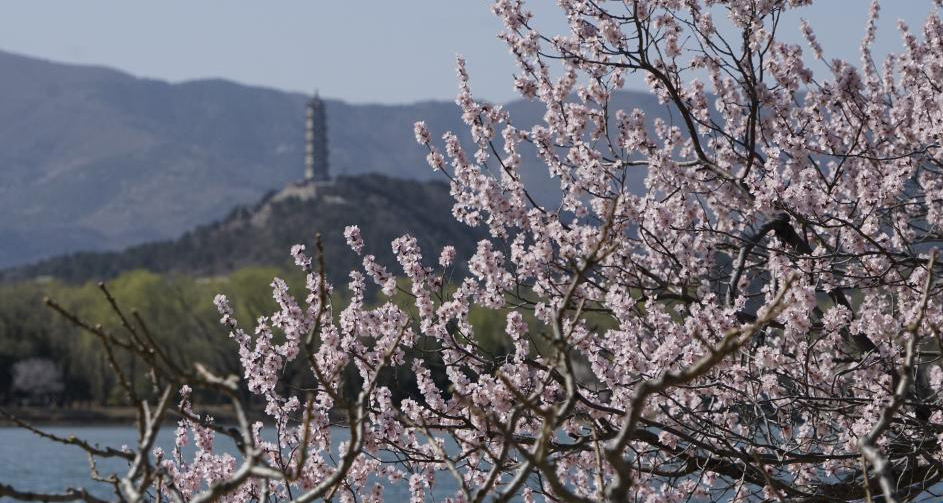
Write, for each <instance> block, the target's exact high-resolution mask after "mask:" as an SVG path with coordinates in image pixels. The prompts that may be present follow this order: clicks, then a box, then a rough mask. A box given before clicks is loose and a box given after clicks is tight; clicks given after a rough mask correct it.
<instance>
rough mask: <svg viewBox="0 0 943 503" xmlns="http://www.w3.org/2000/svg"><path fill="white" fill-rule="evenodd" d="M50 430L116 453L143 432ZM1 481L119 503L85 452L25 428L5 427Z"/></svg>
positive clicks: (405, 494)
mask: <svg viewBox="0 0 943 503" xmlns="http://www.w3.org/2000/svg"><path fill="white" fill-rule="evenodd" d="M44 430H45V431H48V432H49V433H53V434H55V435H59V436H64V437H68V436H69V435H75V436H76V437H78V438H82V439H84V440H87V441H89V442H90V443H92V444H96V443H97V444H99V445H100V446H110V447H114V448H120V447H121V446H122V445H129V446H134V445H136V443H137V430H136V429H135V428H132V427H121V426H102V427H96V426H57V427H49V428H44ZM344 433H345V432H344V431H338V432H336V434H335V437H336V438H337V439H338V441H339V440H343V439H344V438H343V436H344ZM217 441H218V443H219V447H220V451H225V452H229V453H231V454H233V455H234V456H235V457H236V459H237V460H238V459H241V458H240V457H239V455H238V454H237V451H236V449H235V446H233V445H232V442H231V441H230V440H229V439H228V438H225V437H224V438H220V437H219V436H217ZM156 445H157V446H159V447H162V448H163V449H164V452H166V453H170V452H171V450H172V449H173V446H174V427H173V426H167V427H164V428H162V429H161V432H160V435H159V436H158V439H157V443H156ZM184 452H185V455H186V456H192V454H193V451H192V449H190V450H189V451H188V450H186V449H185V451H184ZM126 471H127V463H125V462H123V461H121V460H116V459H100V460H98V472H99V473H100V474H102V475H106V474H109V473H112V472H117V473H119V474H123V473H125V472H126ZM0 482H3V483H5V484H9V485H12V486H13V487H15V488H17V489H19V490H23V491H35V492H62V491H63V490H65V489H66V488H68V487H85V488H86V489H88V490H89V492H90V493H92V494H94V495H96V496H98V497H101V498H104V499H109V500H112V499H115V498H114V494H113V493H112V490H111V486H110V485H108V484H103V483H100V482H94V481H92V480H91V479H90V478H89V464H88V457H87V456H86V455H85V451H83V450H81V449H80V448H78V447H75V446H67V445H62V444H58V443H55V442H52V441H50V440H47V439H44V438H40V437H37V436H36V435H34V434H32V433H30V432H29V431H26V430H23V429H20V428H12V427H0ZM456 487H457V486H456V483H455V481H454V480H453V479H452V478H451V476H450V475H449V474H447V473H440V474H438V476H437V477H436V488H435V489H434V490H433V492H432V496H434V498H435V500H436V501H441V499H442V498H443V497H444V496H449V495H453V494H454V492H455V489H456ZM384 495H385V496H386V498H387V500H388V501H409V488H408V485H407V483H406V482H405V481H404V482H403V483H400V484H397V485H395V486H392V487H387V488H386V489H385V490H384ZM4 499H5V498H0V500H4Z"/></svg>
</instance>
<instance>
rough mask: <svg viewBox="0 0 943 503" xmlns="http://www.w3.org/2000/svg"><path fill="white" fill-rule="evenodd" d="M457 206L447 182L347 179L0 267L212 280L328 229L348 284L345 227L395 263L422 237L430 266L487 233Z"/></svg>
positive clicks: (283, 261)
mask: <svg viewBox="0 0 943 503" xmlns="http://www.w3.org/2000/svg"><path fill="white" fill-rule="evenodd" d="M451 207H452V198H451V196H450V195H449V190H448V187H447V186H446V185H445V184H444V183H442V182H417V181H409V180H401V179H392V178H388V177H385V176H382V175H361V176H355V177H340V178H339V179H338V180H336V181H335V182H333V183H331V184H328V185H326V186H319V187H317V196H316V197H315V198H313V199H308V200H300V199H297V198H288V199H284V200H279V201H276V200H273V198H272V197H271V195H269V196H267V197H265V198H263V199H262V200H261V201H260V202H258V203H257V204H255V205H252V206H240V207H238V208H236V209H235V210H233V211H232V212H231V213H230V214H229V215H228V216H227V217H226V218H224V219H222V220H221V221H219V222H217V223H213V224H210V225H204V226H201V227H198V228H196V229H195V230H193V231H191V232H187V233H186V234H184V235H183V236H182V237H180V238H179V239H175V240H167V241H160V242H154V243H148V244H143V245H137V246H133V247H131V248H128V249H127V250H124V251H121V252H81V253H75V254H71V255H66V256H61V257H56V258H51V259H47V260H43V261H41V262H38V263H36V264H33V265H29V266H21V267H17V268H13V269H9V270H6V271H3V272H0V280H4V281H21V280H29V279H37V278H42V277H55V278H58V279H62V280H65V281H67V282H72V283H78V282H84V281H89V280H106V279H110V278H113V277H115V276H118V275H119V274H121V273H122V272H125V271H130V270H136V269H144V270H148V271H152V272H157V273H180V274H187V275H191V276H204V277H205V276H214V275H219V274H225V273H228V272H231V271H233V270H236V269H239V268H241V267H244V266H248V265H276V266H283V267H294V265H293V260H292V258H291V256H290V254H289V251H290V248H291V246H292V245H294V244H297V243H304V244H306V245H307V246H308V250H309V251H310V252H311V253H310V254H312V255H313V250H314V247H313V246H312V245H313V244H314V236H315V234H317V233H320V234H321V236H322V243H323V244H324V248H325V256H326V261H327V266H328V267H327V269H328V271H329V273H330V276H331V279H332V280H334V281H342V282H345V283H346V277H347V273H348V272H349V271H350V270H351V269H352V268H354V267H356V266H358V265H359V263H360V258H359V257H357V256H356V255H355V254H354V253H353V252H352V251H350V249H349V248H348V247H347V245H346V244H345V239H344V237H343V231H344V227H345V226H347V225H353V224H356V225H358V226H359V227H360V229H361V233H362V235H363V238H364V241H365V243H366V247H365V252H366V253H370V254H373V255H376V256H377V258H378V260H379V261H380V262H381V263H384V264H386V265H387V266H390V267H392V266H393V265H394V264H395V261H394V260H393V254H392V251H391V248H390V242H391V241H392V240H393V239H395V238H397V237H399V236H401V235H403V234H407V233H408V234H411V235H413V236H415V237H416V238H417V240H418V241H419V245H420V247H421V248H422V250H423V251H424V254H425V255H426V257H427V258H428V263H429V265H432V264H434V263H435V261H436V259H437V257H438V256H439V252H440V251H441V249H442V246H444V245H446V244H451V245H453V246H455V247H456V249H457V251H458V254H459V258H467V257H469V256H470V255H471V254H472V253H473V252H474V250H475V245H476V243H477V241H478V240H479V239H481V238H482V237H483V234H482V233H481V232H480V231H476V230H475V229H469V228H468V227H466V226H464V225H463V224H459V223H458V222H456V221H455V220H454V219H452V216H451ZM396 270H398V269H394V268H391V271H396Z"/></svg>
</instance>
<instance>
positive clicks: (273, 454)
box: [0, 0, 943, 503]
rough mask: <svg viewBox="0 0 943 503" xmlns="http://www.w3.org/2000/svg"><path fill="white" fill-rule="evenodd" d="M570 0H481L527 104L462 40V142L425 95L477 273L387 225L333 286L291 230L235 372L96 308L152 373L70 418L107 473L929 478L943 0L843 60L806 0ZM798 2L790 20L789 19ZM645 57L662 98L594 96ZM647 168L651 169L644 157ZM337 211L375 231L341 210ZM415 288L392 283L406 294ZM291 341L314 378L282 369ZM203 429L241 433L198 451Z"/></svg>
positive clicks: (323, 490) (545, 496)
mask: <svg viewBox="0 0 943 503" xmlns="http://www.w3.org/2000/svg"><path fill="white" fill-rule="evenodd" d="M558 3H559V5H560V8H561V9H562V11H563V13H564V14H565V15H566V18H567V19H568V21H569V32H568V33H565V34H559V35H556V36H550V35H547V34H543V33H540V32H538V31H537V30H536V29H534V28H533V27H532V23H531V20H532V15H531V14H530V13H529V12H528V11H527V10H526V8H525V6H524V5H523V2H522V1H520V0H497V1H495V2H494V4H493V10H494V12H495V14H496V15H498V16H499V17H500V18H501V19H502V20H503V22H504V26H505V29H504V31H503V32H502V34H501V38H502V39H503V40H504V41H505V42H506V43H507V45H508V47H509V48H510V52H511V54H513V57H514V58H515V60H516V62H517V65H518V74H517V76H516V79H515V86H516V88H517V89H518V91H519V92H520V94H521V95H522V96H523V97H524V98H527V99H530V100H536V101H539V102H540V103H541V104H542V105H543V106H544V108H545V110H546V111H545V114H544V116H543V121H542V122H541V123H540V124H538V125H536V126H534V127H530V128H521V127H515V125H514V122H513V118H512V117H510V116H509V114H508V113H507V112H506V111H505V110H503V109H502V108H501V107H500V106H494V105H491V104H487V103H484V102H481V101H477V100H476V99H475V98H474V97H473V95H472V93H471V90H470V78H469V75H468V73H467V72H466V70H465V65H464V62H463V61H462V60H461V59H459V61H458V75H459V80H460V92H459V95H458V98H457V103H458V104H459V106H460V107H461V111H462V117H463V119H464V121H465V122H466V123H467V125H468V126H469V127H470V128H471V133H472V138H473V140H474V145H473V147H472V148H471V150H468V151H466V148H465V147H463V146H462V145H461V144H460V142H459V140H458V136H456V135H455V134H453V133H445V134H444V136H443V137H442V140H443V142H442V143H439V142H438V141H433V134H431V133H430V132H429V131H428V130H427V129H426V127H425V126H424V125H423V124H422V123H418V124H417V125H416V129H415V133H416V139H417V140H418V142H419V143H420V144H422V145H424V146H425V148H427V149H428V160H429V164H430V165H431V166H432V168H433V169H435V170H437V171H441V172H442V173H443V174H444V175H445V176H447V177H448V179H449V181H450V183H451V191H452V195H453V196H454V198H455V206H454V211H453V212H454V215H455V217H456V218H457V219H458V220H460V221H462V222H464V223H466V224H468V225H470V226H487V228H488V229H489V230H490V235H491V238H490V239H488V240H484V241H482V242H480V243H479V245H478V249H477V252H476V253H475V254H474V256H473V257H472V258H471V260H470V261H469V262H468V264H467V270H468V276H467V277H465V278H464V279H456V278H454V277H453V276H452V274H453V270H454V269H455V265H454V264H453V261H454V260H455V252H454V249H452V248H450V247H449V246H447V243H443V245H444V246H443V248H442V249H441V250H420V249H418V247H417V245H416V241H415V240H414V239H413V238H411V237H409V236H404V237H402V238H400V239H397V240H396V241H394V242H393V244H392V251H393V253H394V255H395V257H396V259H397V261H398V262H399V265H400V266H401V269H400V270H398V271H389V270H387V269H386V268H384V267H383V266H381V265H380V264H379V263H378V262H377V260H376V258H375V257H373V256H369V255H368V256H364V257H363V268H362V270H358V271H353V272H351V273H350V283H349V285H347V293H346V295H347V298H348V299H349V301H348V302H346V304H345V305H340V304H335V303H332V298H336V296H334V295H333V294H334V293H336V292H335V290H334V289H333V288H334V287H333V286H332V285H329V284H327V282H326V280H325V276H324V274H323V265H322V266H320V267H319V266H318V265H316V264H313V263H312V260H311V258H309V256H307V255H306V254H305V250H304V249H303V248H301V247H296V248H295V249H294V250H292V253H293V254H294V256H295V258H296V261H297V263H298V265H299V266H300V267H301V268H303V269H304V270H305V271H306V272H307V273H308V282H307V289H308V293H307V298H306V299H304V302H301V303H297V302H296V301H295V300H294V298H293V297H292V296H291V295H289V292H288V291H287V287H286V286H285V284H284V283H283V282H281V281H279V280H277V279H276V280H275V282H274V283H273V287H274V295H275V299H276V300H277V301H278V303H279V305H280V306H281V308H280V310H278V311H277V312H275V313H274V314H272V315H271V316H269V317H264V318H262V319H260V320H259V321H258V324H257V326H256V327H255V330H254V333H248V332H244V331H243V330H242V329H241V328H240V327H239V326H238V325H237V322H236V320H234V319H233V317H232V310H231V309H230V308H229V306H228V302H227V300H226V299H225V298H222V297H220V298H217V305H218V307H219V309H220V312H221V313H222V315H223V319H222V321H223V323H224V324H226V325H227V326H229V327H230V330H231V332H232V337H233V338H234V339H235V342H236V344H237V345H238V351H239V355H240V357H241V361H242V364H243V367H244V369H245V375H244V380H243V381H242V382H241V383H240V382H238V381H237V380H236V378H228V379H223V378H219V377H216V376H214V375H213V374H212V373H211V372H210V371H208V370H206V369H203V368H202V367H199V368H197V369H196V370H189V369H183V368H179V366H177V365H176V364H175V363H174V362H173V361H172V360H171V359H170V358H169V357H167V356H166V354H165V353H164V352H162V351H161V349H160V348H159V347H155V346H154V345H153V344H152V342H149V341H150V338H149V336H147V334H146V331H145V330H144V329H143V328H142V327H141V326H140V325H135V324H134V323H132V322H130V321H127V320H126V322H125V327H126V328H127V331H128V335H127V338H126V339H122V338H120V337H119V336H116V335H111V334H108V333H105V332H104V331H102V330H101V329H100V328H97V327H91V326H88V328H89V330H93V331H97V332H96V333H99V334H100V336H101V338H102V341H103V342H104V343H105V344H106V347H114V348H116V349H123V350H130V351H136V352H138V353H139V354H141V355H144V356H142V357H143V358H145V359H146V360H147V361H149V362H150V363H151V365H152V368H153V369H154V383H155V385H157V387H158V388H159V389H160V390H161V393H160V394H159V400H158V402H157V404H156V405H148V403H149V402H148V401H147V400H146V399H142V398H141V397H137V396H132V395H133V393H131V392H130V390H129V398H131V399H132V400H134V401H135V403H138V404H140V405H139V407H140V410H141V413H140V416H141V443H140V445H139V446H137V448H136V449H132V450H128V451H117V450H105V449H101V448H97V447H94V446H90V445H88V444H84V443H82V442H81V441H79V440H75V439H61V438H58V437H56V438H57V439H58V440H60V441H64V442H68V443H73V444H78V445H79V446H80V447H82V448H85V449H86V450H88V451H89V452H90V454H93V455H95V456H119V457H125V458H126V459H127V460H128V461H129V464H130V469H129V471H128V473H127V474H123V475H115V476H114V477H113V478H112V479H108V480H110V481H111V482H112V483H113V484H114V487H115V494H117V495H119V496H120V497H121V498H123V499H127V500H132V501H137V500H140V499H142V498H156V499H158V500H190V501H210V500H213V499H220V498H221V499H224V500H227V501H273V500H278V501H298V502H305V501H315V500H340V501H381V500H383V499H384V494H385V492H386V491H388V490H389V488H390V487H391V486H395V485H399V484H402V485H405V486H408V489H409V491H410V493H411V495H412V501H417V502H418V501H429V500H431V499H432V496H431V495H432V494H433V491H435V490H437V487H438V486H439V485H443V484H446V483H447V484H448V487H450V489H449V490H448V496H447V498H446V501H456V502H476V503H477V502H482V501H499V502H505V501H512V500H514V501H520V500H522V501H537V500H544V501H565V502H593V501H619V502H621V501H794V502H799V501H802V502H817V501H823V502H824V501H864V500H869V501H870V500H873V501H879V500H880V501H906V500H911V499H914V498H916V497H918V496H920V495H923V496H927V495H930V494H933V492H934V491H937V492H939V491H940V485H939V482H940V481H941V480H943V461H941V460H943V453H941V445H943V397H941V390H943V372H941V368H940V364H939V355H940V351H939V350H940V346H941V343H943V339H941V337H943V335H941V327H943V299H941V297H940V292H941V283H940V282H939V281H938V278H939V276H940V273H941V265H940V264H939V262H938V261H937V260H936V251H935V250H936V248H935V246H936V245H937V244H938V243H939V242H940V241H941V240H943V149H941V148H940V134H941V132H943V87H941V86H943V21H941V17H940V16H941V11H943V2H941V0H935V1H933V2H928V3H927V6H928V10H929V11H930V14H929V16H928V17H927V20H926V24H925V25H924V27H923V31H922V34H921V35H916V34H913V33H912V32H911V31H910V29H909V28H908V27H907V26H905V25H903V24H901V25H900V26H899V29H900V32H901V34H902V36H903V49H902V50H901V51H900V52H899V53H895V54H891V55H889V56H888V57H887V58H886V59H885V60H884V61H883V62H882V63H881V65H880V67H879V66H878V63H877V62H875V61H874V60H873V58H872V53H871V46H872V43H873V41H874V38H875V20H876V19H877V16H878V6H877V4H876V3H875V4H874V5H873V6H872V8H871V14H870V17H869V21H868V23H867V26H866V28H865V31H864V37H863V38H864V40H863V42H862V44H861V61H860V64H858V65H854V64H851V63H849V62H846V61H841V60H837V59H833V60H827V59H825V57H824V55H823V51H822V49H821V47H820V46H819V44H818V42H817V41H816V38H815V35H814V33H813V31H812V29H811V28H810V27H809V26H808V25H807V24H805V23H803V24H802V26H801V27H786V26H781V25H780V19H781V16H782V14H783V13H784V12H785V11H787V10H788V9H792V8H795V7H798V6H800V5H804V4H808V3H811V1H810V0H726V1H720V0H713V1H712V0H708V1H706V2H705V1H702V0H625V1H609V2H605V1H602V0H559V2H558ZM855 5H856V4H855ZM784 29H799V30H801V33H802V34H803V35H804V38H805V42H806V43H805V44H804V46H801V45H793V44H789V43H784V42H782V41H781V40H780V39H779V38H778V35H779V34H780V32H781V31H782V30H784ZM805 54H810V56H806V55H805ZM813 59H814V60H818V61H820V63H821V64H820V66H821V67H822V68H824V69H826V70H824V71H821V72H819V73H814V72H813V71H812V69H810V66H809V65H810V64H811V61H812V60H813ZM630 75H640V76H642V77H644V80H645V82H646V83H647V85H648V88H649V90H650V91H651V93H653V94H654V95H655V96H657V98H658V100H659V102H660V103H662V104H663V105H664V106H665V107H666V108H668V109H669V110H670V117H671V120H667V119H659V118H655V119H652V118H649V117H646V115H645V114H644V113H643V112H641V111H640V110H637V109H636V110H618V109H614V108H613V107H611V106H610V98H611V97H612V96H613V93H616V92H619V90H620V89H621V88H622V87H623V86H624V84H625V79H626V78H627V77H629V76H630ZM525 145H526V146H527V148H532V149H533V150H534V151H535V152H536V155H538V156H539V158H540V160H541V161H542V162H543V164H544V165H545V166H546V168H547V170H548V173H549V175H551V176H552V177H554V178H555V179H556V180H559V184H560V193H559V195H560V197H559V199H558V200H557V201H553V202H547V201H539V202H538V201H535V199H534V198H533V197H531V195H530V194H529V192H528V190H527V187H525V186H524V185H523V184H522V182H521V174H520V168H521V159H522V155H523V154H522V153H521V152H522V150H521V148H522V147H523V146H525ZM638 170H642V171H644V172H645V173H646V176H645V184H644V187H633V186H629V185H628V184H627V181H626V180H627V179H628V177H629V175H630V174H631V173H632V172H634V171H638ZM346 235H347V240H348V243H349V244H350V247H351V248H352V253H357V254H362V253H363V251H362V249H363V243H362V240H361V238H360V236H359V233H358V231H357V229H356V228H355V227H350V228H348V231H347V233H346ZM437 254H438V255H439V256H438V261H437V263H434V262H433V261H431V260H429V259H428V257H429V256H430V255H432V256H435V255H437ZM404 294H405V295H408V296H409V298H410V299H411V301H410V304H409V305H403V304H402V303H397V302H394V301H393V300H392V297H393V296H394V295H400V296H402V295H404ZM374 296H377V297H376V298H377V299H378V300H377V301H373V300H371V299H373V298H374ZM116 309H118V308H117V305H116ZM474 309H483V310H488V311H493V312H495V313H498V314H499V315H500V316H501V317H502V318H505V319H506V328H505V333H504V334H503V335H504V337H505V338H506V340H507V341H508V344H507V346H508V349H507V350H505V351H498V352H495V351H493V350H488V349H487V348H485V347H484V346H483V345H482V344H480V343H479V341H480V338H481V337H482V335H483V334H482V333H481V328H480V327H477V326H476V325H475V324H474V323H472V322H471V321H470V319H469V315H470V313H471V312H472V311H473V310H474ZM66 314H67V315H68V313H66ZM122 319H125V318H124V317H122ZM76 322H79V323H82V321H81V320H76ZM296 359H302V360H303V361H304V365H305V366H306V367H307V368H309V369H310V371H311V382H312V386H310V388H309V389H307V390H296V389H289V388H286V387H284V386H282V385H281V384H280V371H281V369H283V368H284V367H285V366H286V365H287V364H288V363H289V362H291V361H292V360H296ZM348 368H355V369H356V372H354V373H352V375H353V376H354V378H355V379H357V386H356V390H355V392H353V393H351V392H345V391H344V390H345V387H344V385H343V383H342V377H343V376H344V375H345V369H348ZM403 368H406V369H408V370H411V372H413V373H414V375H415V380H416V383H417V386H416V388H417V389H416V390H415V392H414V393H412V394H411V395H410V396H407V397H405V398H401V399H397V400H394V398H393V396H392V392H391V390H390V389H389V388H388V387H387V386H386V385H385V384H384V383H385V382H386V381H385V380H384V378H383V377H382V376H383V375H384V373H388V372H389V371H390V370H391V369H403ZM115 369H116V371H117V372H119V375H120V369H119V367H118V366H117V365H116V366H115ZM121 382H124V381H123V380H121ZM181 386H182V393H183V398H182V401H181V403H180V405H179V407H178V409H179V412H180V414H182V416H183V417H184V419H183V420H182V421H181V423H180V428H179V430H178V445H182V444H183V443H185V442H186V439H187V438H188V435H189V434H192V436H193V437H194V438H195V442H196V445H197V454H196V456H195V458H193V459H185V457H184V456H183V455H182V453H181V451H179V450H177V451H175V452H174V453H161V452H157V453H155V452H154V451H153V449H152V445H153V437H154V435H155V434H156V431H157V429H158V428H159V424H160V419H161V417H162V416H163V415H164V412H165V411H166V410H168V409H170V408H172V407H173V406H172V405H171V402H172V399H171V398H170V397H171V395H172V394H173V393H175V392H177V391H178V390H181ZM238 386H247V387H248V389H249V391H251V392H252V393H254V394H256V395H258V396H260V397H262V398H264V400H265V403H266V409H265V410H266V413H267V414H269V415H270V416H271V418H272V421H273V422H274V426H275V427H274V431H276V432H277V434H275V436H274V437H266V436H265V435H263V434H262V429H263V425H262V423H256V424H249V422H248V421H247V420H246V419H245V416H244V414H243V413H242V412H241V411H242V408H241V405H240V401H239V399H238V397H239V395H238V393H236V391H237V389H238ZM191 388H193V389H196V388H213V389H216V390H219V391H221V392H224V393H226V394H228V395H229V396H231V397H232V399H233V404H234V406H235V407H236V410H237V417H238V418H239V419H240V421H239V424H238V425H237V427H236V428H228V427H221V426H218V425H216V424H215V423H213V422H212V421H211V420H208V419H207V418H206V416H201V415H200V414H199V413H198V412H196V410H195V409H194V408H193V406H192V405H191V403H190V390H191ZM337 425H342V426H345V427H346V428H345V429H344V430H338V429H337V428H335V426H337ZM341 433H342V434H343V435H344V440H343V441H342V442H338V441H337V435H339V434H341ZM219 435H228V436H231V437H233V438H234V439H236V445H237V447H238V449H239V452H240V456H238V457H234V456H231V455H228V454H220V453H219V452H218V451H216V450H214V447H213V445H214V437H215V436H219ZM443 477H445V479H443ZM444 480H447V481H448V482H445V481H444ZM437 494H442V493H441V491H440V492H438V493H437ZM0 495H11V496H14V497H24V498H25V497H29V496H31V494H29V493H24V492H18V491H16V490H15V489H14V488H12V487H9V486H0ZM32 496H36V495H32ZM46 496H56V497H58V498H60V500H66V499H86V500H94V499H95V498H94V497H93V496H91V495H89V494H88V493H87V492H84V491H83V490H79V489H72V490H70V491H69V492H67V493H63V494H58V495H46Z"/></svg>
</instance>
